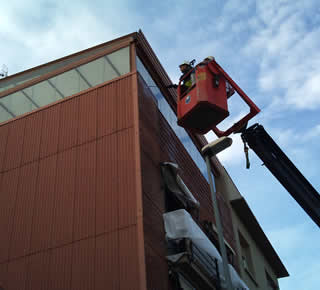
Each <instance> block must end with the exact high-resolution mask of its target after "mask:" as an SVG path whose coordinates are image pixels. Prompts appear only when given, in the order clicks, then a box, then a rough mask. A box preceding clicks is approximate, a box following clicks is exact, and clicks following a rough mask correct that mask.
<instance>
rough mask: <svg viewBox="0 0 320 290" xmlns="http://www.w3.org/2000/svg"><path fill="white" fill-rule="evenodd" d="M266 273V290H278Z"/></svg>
mask: <svg viewBox="0 0 320 290" xmlns="http://www.w3.org/2000/svg"><path fill="white" fill-rule="evenodd" d="M265 272H266V279H267V289H268V290H278V289H279V288H278V286H277V284H276V283H275V282H274V281H273V280H272V278H271V276H270V275H269V274H268V272H267V271H265Z"/></svg>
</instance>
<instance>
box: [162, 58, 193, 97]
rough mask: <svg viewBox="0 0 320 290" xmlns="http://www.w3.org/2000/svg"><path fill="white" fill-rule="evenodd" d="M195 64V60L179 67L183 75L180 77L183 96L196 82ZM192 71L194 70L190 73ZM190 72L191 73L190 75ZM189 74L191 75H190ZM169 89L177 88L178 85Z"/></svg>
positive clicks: (173, 85)
mask: <svg viewBox="0 0 320 290" xmlns="http://www.w3.org/2000/svg"><path fill="white" fill-rule="evenodd" d="M194 62H195V59H193V60H192V61H190V62H189V61H184V62H183V63H182V64H180V65H179V68H180V71H181V73H182V75H181V76H180V81H181V80H182V83H181V94H183V93H184V92H186V91H187V90H189V89H190V88H191V87H192V86H193V85H194V84H195V82H196V80H195V73H194V67H193V65H194ZM190 70H192V71H191V72H190ZM189 72H190V73H189ZM188 73H189V74H188ZM167 87H168V88H175V89H176V88H177V87H178V85H176V84H172V85H169V86H167Z"/></svg>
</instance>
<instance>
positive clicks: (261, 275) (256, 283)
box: [216, 170, 278, 290]
mask: <svg viewBox="0 0 320 290" xmlns="http://www.w3.org/2000/svg"><path fill="white" fill-rule="evenodd" d="M216 184H217V189H218V190H220V191H224V192H225V193H226V196H227V197H228V198H229V199H230V200H233V199H238V198H242V196H241V194H240V193H239V191H238V189H237V188H236V186H235V185H234V183H233V181H232V179H231V178H230V176H229V175H228V174H227V172H226V171H225V170H223V171H221V175H220V177H219V178H218V179H217V182H216ZM230 210H231V213H232V220H233V228H234V233H235V245H236V246H235V250H236V251H237V252H238V253H239V255H238V258H239V260H238V265H239V270H240V273H241V277H242V279H243V280H244V282H245V283H246V284H247V285H248V287H249V288H250V289H251V290H255V289H269V288H268V287H267V279H266V271H267V272H268V274H269V275H270V277H271V278H272V280H273V281H274V283H275V284H276V285H278V281H277V277H276V274H275V272H274V270H273V269H272V267H271V266H270V264H269V262H268V261H267V260H266V258H265V256H264V255H263V252H262V251H261V249H260V248H259V247H258V245H257V243H256V242H255V240H254V237H252V236H251V235H250V233H249V232H248V229H247V227H246V226H245V225H244V224H243V222H242V221H241V219H240V218H239V217H238V215H237V214H236V212H235V211H234V210H233V209H232V207H230ZM239 232H240V233H241V235H242V236H243V238H244V239H245V241H246V242H247V243H248V244H249V248H250V252H251V257H252V264H253V268H254V271H253V273H249V272H248V271H247V270H245V269H244V265H243V263H242V261H241V256H242V248H241V245H240V239H239Z"/></svg>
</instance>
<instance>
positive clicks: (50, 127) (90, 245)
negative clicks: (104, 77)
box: [0, 74, 145, 290]
mask: <svg viewBox="0 0 320 290" xmlns="http://www.w3.org/2000/svg"><path fill="white" fill-rule="evenodd" d="M135 83H136V76H135V75H134V74H128V75H127V76H125V77H121V78H119V79H117V80H113V81H110V82H108V83H107V84H105V85H101V86H99V87H98V88H95V89H90V90H88V91H86V92H83V93H80V94H78V95H76V96H73V97H70V98H68V99H65V100H63V101H61V102H58V103H55V104H53V105H50V106H48V107H45V108H42V109H41V110H38V111H35V112H33V113H31V114H27V115H26V116H22V117H21V118H18V119H15V120H12V121H9V122H8V123H5V124H3V125H1V126H0V172H1V173H0V285H1V286H2V287H3V288H4V289H13V290H14V289H16V290H23V289H55V290H56V289H66V290H67V289H68V290H69V289H77V290H79V289H145V281H144V253H143V247H142V246H141V245H143V240H142V238H141V237H142V219H141V218H140V217H141V190H140V191H139V184H138V183H139V178H137V174H138V173H139V168H137V164H139V163H138V161H137V158H139V156H137V155H136V149H137V142H136V141H137V135H136V129H137V127H136V126H137V122H135V106H134V102H135V101H134V100H135V95H136V94H135V93H134V92H135V89H136V86H135ZM141 249H142V251H141Z"/></svg>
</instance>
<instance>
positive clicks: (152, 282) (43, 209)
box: [0, 31, 288, 290]
mask: <svg viewBox="0 0 320 290" xmlns="http://www.w3.org/2000/svg"><path fill="white" fill-rule="evenodd" d="M169 84H171V81H170V79H169V77H168V75H167V74H166V72H165V70H164V69H163V67H162V66H161V64H160V62H159V60H158V58H157V56H156V55H155V53H154V52H153V50H152V48H151V46H150V45H149V43H148V42H147V40H146V38H145V37H144V35H143V33H142V32H141V31H139V32H137V33H132V34H129V35H126V36H123V37H121V38H118V39H115V40H112V41H109V42H106V43H103V44H101V45H98V46H95V47H93V48H90V49H87V50H84V51H81V52H77V53H75V54H72V55H69V56H67V57H63V58H61V59H58V60H55V61H52V62H50V63H47V64H44V65H40V66H38V67H35V68H32V69H29V70H27V71H24V72H21V73H18V74H15V75H12V76H8V77H6V78H4V79H1V80H0V122H1V123H0V286H1V287H2V288H3V289H4V290H6V289H17V290H21V289H55V290H56V289H77V290H79V289H130V290H134V289H150V290H151V289H152V290H157V289H221V287H224V286H225V280H224V276H223V273H222V268H221V256H220V254H219V245H218V243H217V233H216V230H215V221H214V215H213V208H212V201H211V195H210V190H209V185H208V182H207V178H208V177H207V174H206V166H205V162H204V160H203V158H202V156H201V154H200V153H199V151H200V149H201V148H202V147H203V146H204V145H205V144H206V140H205V138H204V137H203V136H200V135H194V134H192V133H190V132H188V131H186V130H184V129H183V128H181V127H178V126H177V123H176V115H175V107H176V103H175V100H176V92H175V90H174V89H167V86H168V85H169ZM211 165H212V168H213V172H212V173H213V175H214V177H215V181H216V186H217V197H218V203H219V208H220V214H221V217H222V223H223V231H224V239H225V245H226V246H227V252H228V260H229V264H230V269H231V270H230V271H231V272H232V279H233V282H234V287H235V288H236V287H238V288H239V289H241V288H242V289H248V288H250V289H269V288H270V289H277V287H278V283H277V279H278V278H281V277H285V276H288V273H287V271H286V269H285V267H284V266H283V264H282V263H281V260H280V259H279V257H278V256H277V254H276V252H275V251H274V249H273V248H272V246H271V244H270V242H269V241H268V239H267V237H266V236H265V235H264V233H263V231H262V229H261V227H260V226H259V224H258V222H257V221H256V219H255V217H254V215H253V214H252V212H251V210H250V208H249V207H248V206H247V204H246V202H245V200H244V199H243V197H242V196H241V195H240V193H239V192H238V191H237V190H236V187H235V186H234V185H233V183H232V180H231V179H230V178H229V177H228V175H227V173H226V171H225V169H224V168H223V166H222V165H221V163H220V162H219V161H218V160H217V159H216V158H212V160H211ZM176 225H179V226H176ZM263 245H267V246H266V247H265V246H263ZM268 281H269V282H268ZM268 283H269V284H268ZM267 285H269V286H268V287H269V288H266V287H267Z"/></svg>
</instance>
